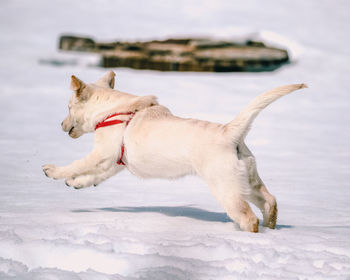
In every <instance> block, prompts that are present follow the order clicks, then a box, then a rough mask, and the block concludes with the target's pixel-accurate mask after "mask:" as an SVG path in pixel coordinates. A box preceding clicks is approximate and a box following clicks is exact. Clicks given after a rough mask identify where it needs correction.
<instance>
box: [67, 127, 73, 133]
mask: <svg viewBox="0 0 350 280" xmlns="http://www.w3.org/2000/svg"><path fill="white" fill-rule="evenodd" d="M73 129H74V126H72V127H71V129H70V130H69V132H68V134H69V135H71V134H72V132H73Z"/></svg>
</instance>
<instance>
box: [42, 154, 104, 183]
mask: <svg viewBox="0 0 350 280" xmlns="http://www.w3.org/2000/svg"><path fill="white" fill-rule="evenodd" d="M104 161H106V159H105V158H103V156H102V155H101V153H100V152H99V151H98V150H93V151H92V152H91V154H89V155H87V156H86V157H85V158H83V159H80V160H76V161H73V162H72V163H71V164H69V165H66V166H56V165H53V164H46V165H44V166H43V171H44V172H45V174H46V176H48V177H50V178H53V179H64V178H74V177H77V176H79V175H82V174H88V173H89V172H91V171H92V170H94V169H96V168H97V166H98V165H100V164H101V163H103V162H104Z"/></svg>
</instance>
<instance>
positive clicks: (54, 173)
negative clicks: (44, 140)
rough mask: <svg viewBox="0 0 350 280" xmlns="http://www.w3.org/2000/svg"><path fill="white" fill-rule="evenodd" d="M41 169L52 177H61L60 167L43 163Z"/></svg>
mask: <svg viewBox="0 0 350 280" xmlns="http://www.w3.org/2000/svg"><path fill="white" fill-rule="evenodd" d="M43 171H44V173H45V175H46V176H47V177H49V178H52V179H62V178H63V177H62V174H61V172H60V168H59V167H57V166H56V165H53V164H45V165H44V166H43Z"/></svg>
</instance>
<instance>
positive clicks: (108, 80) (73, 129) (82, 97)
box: [62, 71, 115, 138]
mask: <svg viewBox="0 0 350 280" xmlns="http://www.w3.org/2000/svg"><path fill="white" fill-rule="evenodd" d="M114 77H115V74H114V72H113V71H110V72H108V73H107V74H106V75H105V76H103V77H102V78H101V79H100V80H98V81H97V82H96V83H93V84H85V83H84V82H83V81H81V80H80V79H78V78H77V77H75V76H74V75H73V76H72V79H71V84H70V88H71V90H73V94H72V97H71V99H70V100H69V103H68V110H69V113H68V116H67V117H66V118H65V119H64V120H63V122H62V129H63V131H65V132H68V134H69V136H70V137H72V138H78V137H80V136H81V135H83V134H84V133H86V132H89V131H90V130H91V129H89V128H88V127H87V121H88V116H87V113H88V111H90V110H88V109H91V107H93V105H95V104H94V103H95V101H96V100H95V99H94V100H92V99H91V96H92V95H94V93H95V92H97V93H98V92H100V91H101V89H99V88H106V89H113V88H114V82H115V78H114Z"/></svg>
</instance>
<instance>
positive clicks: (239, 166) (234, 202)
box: [200, 160, 259, 232]
mask: <svg viewBox="0 0 350 280" xmlns="http://www.w3.org/2000/svg"><path fill="white" fill-rule="evenodd" d="M214 161H215V160H214ZM214 161H210V163H209V164H208V165H207V166H206V167H205V170H204V172H201V173H200V175H201V176H202V177H203V178H204V179H205V181H206V182H207V183H208V185H209V188H210V191H211V193H212V194H213V196H214V197H215V198H216V199H217V201H218V202H219V203H220V204H221V206H222V207H223V208H224V209H225V211H226V213H227V215H228V216H229V217H230V218H231V219H232V220H234V221H235V222H236V223H237V224H239V226H240V228H241V229H242V230H244V231H250V232H258V230H259V220H258V218H257V217H256V216H255V214H254V213H253V211H252V210H251V208H250V206H249V204H248V202H247V201H246V200H245V195H244V194H245V193H246V192H247V191H249V189H250V186H249V182H248V175H247V172H246V168H245V166H244V163H243V162H241V161H237V160H236V164H233V163H232V161H231V160H230V161H228V162H225V164H224V165H223V164H221V166H220V165H218V164H217V163H215V162H214ZM233 165H235V168H234V169H235V170H234V172H233V170H232V169H233ZM219 166H220V168H219ZM202 171H203V170H202Z"/></svg>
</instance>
